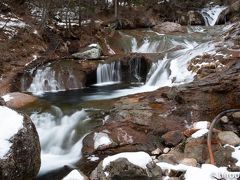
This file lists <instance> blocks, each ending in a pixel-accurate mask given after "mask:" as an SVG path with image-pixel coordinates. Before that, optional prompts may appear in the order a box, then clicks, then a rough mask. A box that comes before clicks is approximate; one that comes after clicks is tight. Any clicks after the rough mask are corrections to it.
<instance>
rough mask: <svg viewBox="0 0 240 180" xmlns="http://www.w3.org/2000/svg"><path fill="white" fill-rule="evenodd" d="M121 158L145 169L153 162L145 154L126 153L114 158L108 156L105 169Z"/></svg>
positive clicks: (104, 161) (104, 163)
mask: <svg viewBox="0 0 240 180" xmlns="http://www.w3.org/2000/svg"><path fill="white" fill-rule="evenodd" d="M119 158H126V159H127V160H128V161H129V162H130V163H132V164H134V165H136V166H139V167H141V168H143V169H146V168H147V167H146V165H147V164H148V163H149V162H151V161H152V158H151V157H150V156H149V154H147V153H145V152H126V153H119V154H116V155H113V156H108V157H106V158H105V159H104V160H103V164H102V166H103V169H105V168H106V166H108V165H109V164H110V163H111V162H113V161H115V160H117V159H119Z"/></svg>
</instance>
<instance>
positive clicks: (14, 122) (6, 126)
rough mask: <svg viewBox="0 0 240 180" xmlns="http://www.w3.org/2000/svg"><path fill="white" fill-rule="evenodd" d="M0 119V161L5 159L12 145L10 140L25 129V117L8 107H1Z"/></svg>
mask: <svg viewBox="0 0 240 180" xmlns="http://www.w3.org/2000/svg"><path fill="white" fill-rule="evenodd" d="M0 117H1V120H0V159H3V158H6V154H7V153H8V152H9V150H10V147H11V145H12V143H11V142H9V139H10V138H11V137H13V136H14V135H15V134H17V132H18V131H19V130H20V129H22V128H23V116H22V115H20V114H18V113H17V112H16V111H14V110H12V109H10V108H8V107H5V106H0Z"/></svg>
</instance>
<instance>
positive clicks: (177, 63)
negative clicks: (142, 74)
mask: <svg viewBox="0 0 240 180" xmlns="http://www.w3.org/2000/svg"><path fill="white" fill-rule="evenodd" d="M214 48H215V46H214V45H213V44H212V42H209V43H203V44H200V45H198V46H195V47H193V49H188V50H187V51H185V52H184V51H182V50H180V51H179V55H178V56H177V57H175V58H167V57H165V58H164V59H163V60H161V61H159V62H158V67H157V68H156V70H155V71H154V73H152V75H151V76H150V77H149V79H148V81H147V82H146V86H155V87H157V88H160V87H163V86H173V85H178V84H183V83H189V82H191V81H192V80H193V78H194V74H193V73H192V72H190V71H188V69H187V67H188V63H189V61H190V60H191V59H193V58H194V57H196V56H198V55H201V54H203V53H205V52H211V51H213V50H214ZM154 66H156V65H154ZM154 68H155V67H154Z"/></svg>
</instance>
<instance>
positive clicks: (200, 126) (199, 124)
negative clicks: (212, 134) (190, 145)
mask: <svg viewBox="0 0 240 180" xmlns="http://www.w3.org/2000/svg"><path fill="white" fill-rule="evenodd" d="M209 125H210V123H209V122H208V121H199V122H196V123H194V124H193V127H194V128H195V129H207V128H208V126H209Z"/></svg>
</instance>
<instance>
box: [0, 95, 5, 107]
mask: <svg viewBox="0 0 240 180" xmlns="http://www.w3.org/2000/svg"><path fill="white" fill-rule="evenodd" d="M5 105H6V102H5V101H4V99H3V98H2V97H0V106H5Z"/></svg>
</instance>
